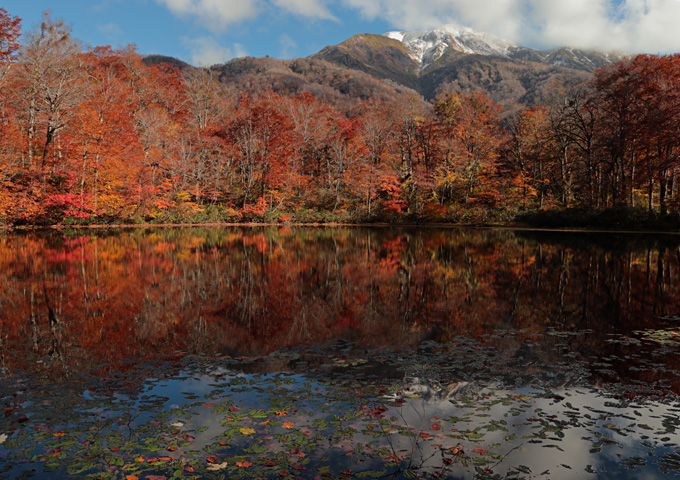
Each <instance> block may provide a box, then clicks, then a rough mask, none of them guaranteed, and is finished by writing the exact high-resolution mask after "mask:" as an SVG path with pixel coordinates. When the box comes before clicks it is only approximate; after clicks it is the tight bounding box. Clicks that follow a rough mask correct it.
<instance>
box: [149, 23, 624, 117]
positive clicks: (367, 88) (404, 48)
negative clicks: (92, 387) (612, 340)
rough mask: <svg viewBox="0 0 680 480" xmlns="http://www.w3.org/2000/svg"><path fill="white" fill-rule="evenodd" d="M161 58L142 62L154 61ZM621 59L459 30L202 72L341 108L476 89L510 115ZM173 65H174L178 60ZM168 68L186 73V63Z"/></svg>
mask: <svg viewBox="0 0 680 480" xmlns="http://www.w3.org/2000/svg"><path fill="white" fill-rule="evenodd" d="M165 58H166V57H160V56H149V57H147V58H146V59H145V61H146V62H147V63H149V64H152V63H158V62H160V61H166V60H164V59H165ZM621 58H623V55H621V54H617V53H601V52H592V51H585V50H578V49H572V48H566V47H565V48H557V49H553V50H546V51H541V50H535V49H531V48H527V47H522V46H520V45H516V44H514V43H512V42H509V41H507V40H503V39H500V38H497V37H494V36H492V35H488V34H485V33H479V32H475V31H474V30H472V29H469V28H466V27H460V26H456V25H449V26H446V27H443V28H440V29H436V30H432V31H428V32H397V31H393V32H388V33H386V34H384V35H374V34H360V35H355V36H353V37H351V38H349V39H347V40H346V41H344V42H342V43H340V44H339V45H332V46H328V47H326V48H324V49H323V50H321V51H320V52H318V53H316V54H314V55H311V56H309V57H307V58H299V59H294V60H277V59H273V58H268V57H266V58H251V57H244V58H237V59H234V60H232V61H230V62H228V63H226V64H223V65H214V66H212V67H211V68H210V70H211V71H212V72H213V74H214V75H216V76H218V77H219V79H220V81H222V82H223V83H225V84H226V85H228V86H229V87H230V88H231V89H232V90H234V91H248V92H255V91H258V90H261V89H265V88H271V89H273V90H274V91H277V92H280V93H282V94H294V93H299V92H310V93H312V94H313V95H315V96H317V97H319V98H320V99H323V100H325V101H330V102H331V103H335V104H338V105H343V107H344V108H345V109H348V108H351V103H352V99H356V98H359V99H363V100H366V99H376V100H388V99H394V98H396V97H397V96H398V95H400V94H404V93H406V94H419V95H422V96H423V97H424V99H425V100H428V101H431V100H433V99H435V98H436V97H437V96H438V95H439V94H441V93H442V92H446V91H452V92H457V91H467V90H481V91H484V92H486V93H487V94H488V95H489V96H490V97H491V98H492V99H493V100H494V101H496V102H497V103H499V104H501V105H503V107H504V108H505V110H506V112H508V113H512V112H513V111H516V110H519V109H520V108H523V107H526V106H533V105H538V104H542V103H545V102H546V101H548V99H549V98H550V96H551V92H553V91H556V90H560V89H564V88H567V87H569V86H571V85H576V84H582V83H584V82H585V81H587V80H588V78H590V76H591V74H592V72H593V71H594V70H595V69H596V68H599V67H601V66H604V65H607V64H609V63H611V62H614V61H618V60H620V59H621ZM178 62H179V61H178ZM181 63H182V64H181V65H180V64H176V65H175V66H179V67H180V68H186V64H183V62H181Z"/></svg>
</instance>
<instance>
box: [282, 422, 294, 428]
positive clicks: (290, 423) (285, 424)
mask: <svg viewBox="0 0 680 480" xmlns="http://www.w3.org/2000/svg"><path fill="white" fill-rule="evenodd" d="M294 426H295V422H283V425H282V427H283V428H293V427H294Z"/></svg>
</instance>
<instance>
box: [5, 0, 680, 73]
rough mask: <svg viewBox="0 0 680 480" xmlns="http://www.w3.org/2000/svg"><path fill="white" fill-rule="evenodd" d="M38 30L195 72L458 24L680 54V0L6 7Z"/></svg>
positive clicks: (177, 1)
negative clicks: (68, 30)
mask: <svg viewBox="0 0 680 480" xmlns="http://www.w3.org/2000/svg"><path fill="white" fill-rule="evenodd" d="M0 7H2V8H5V10H7V12H8V13H10V14H12V15H16V16H19V17H21V18H22V20H23V27H24V29H31V28H35V27H36V26H38V25H39V24H40V21H41V17H42V14H43V11H45V10H48V9H49V10H50V11H51V16H52V17H53V18H55V19H61V20H64V21H65V22H66V23H67V24H68V25H70V26H71V27H72V28H73V34H74V36H75V37H76V38H78V39H79V40H81V41H82V42H84V44H85V45H89V46H99V45H111V46H113V47H122V46H126V45H128V44H130V43H134V44H135V45H137V51H138V52H139V53H141V54H161V55H168V56H172V57H176V58H179V59H181V60H184V61H186V62H188V63H191V64H193V65H197V66H204V65H212V64H216V63H225V62H227V61H229V60H230V59H232V58H235V57H240V56H245V55H249V56H253V57H263V56H265V55H269V56H270V57H276V58H286V59H287V58H296V57H304V56H307V55H311V54H312V53H316V52H318V51H319V50H321V49H322V48H323V47H325V46H326V45H336V44H338V43H340V42H342V41H343V40H346V39H347V38H349V37H351V36H352V35H355V34H357V33H376V34H382V33H385V32H388V31H391V30H406V31H419V30H428V29H432V28H436V27H439V26H443V25H446V24H458V25H463V26H468V27H471V28H473V29H475V30H477V31H480V32H486V33H489V34H492V35H495V36H498V37H501V38H504V39H508V40H510V41H513V42H515V43H517V44H519V45H523V46H528V47H533V48H539V49H547V48H552V47H557V46H571V47H577V48H587V49H596V50H605V51H608V50H617V51H620V52H626V53H641V52H644V53H675V52H680V0H0Z"/></svg>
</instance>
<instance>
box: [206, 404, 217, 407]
mask: <svg viewBox="0 0 680 480" xmlns="http://www.w3.org/2000/svg"><path fill="white" fill-rule="evenodd" d="M203 406H204V407H214V406H215V404H214V403H204V404H203Z"/></svg>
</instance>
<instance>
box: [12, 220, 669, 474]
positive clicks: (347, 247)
mask: <svg viewBox="0 0 680 480" xmlns="http://www.w3.org/2000/svg"><path fill="white" fill-rule="evenodd" d="M0 265H1V268H0V327H1V330H0V400H1V402H2V412H3V413H2V416H1V417H0V478H7V479H14V478H39V479H48V478H55V479H58V478H68V477H74V476H77V477H82V478H112V479H128V480H134V479H135V478H137V479H149V480H159V479H163V478H285V477H289V478H340V479H344V478H369V479H370V478H546V479H571V478H586V479H588V478H592V479H598V478H602V479H604V478H620V479H627V478H630V479H638V478H644V479H662V478H674V477H678V476H680V447H679V444H680V435H679V433H678V429H679V428H680V237H678V236H672V235H669V236H661V235H624V234H583V233H581V234H578V233H564V232H561V233H560V232H557V233H545V232H544V233H540V232H527V231H509V230H466V229H387V228H384V229H368V228H357V229H345V228H338V229H330V228H324V229H315V228H211V229H208V228H205V229H180V228H176V229H153V230H124V231H97V232H90V231H76V232H66V234H64V233H54V232H52V233H42V234H41V233H25V234H5V235H3V236H0Z"/></svg>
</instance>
